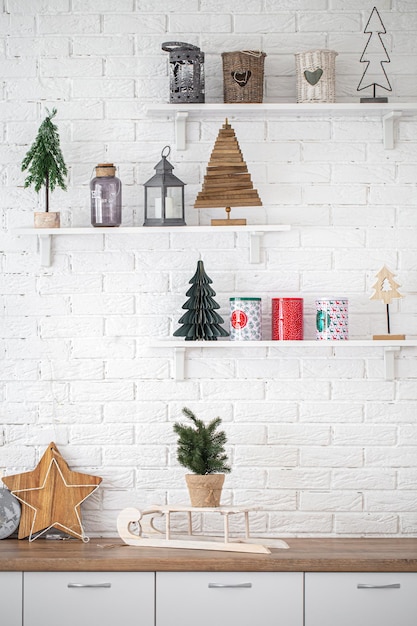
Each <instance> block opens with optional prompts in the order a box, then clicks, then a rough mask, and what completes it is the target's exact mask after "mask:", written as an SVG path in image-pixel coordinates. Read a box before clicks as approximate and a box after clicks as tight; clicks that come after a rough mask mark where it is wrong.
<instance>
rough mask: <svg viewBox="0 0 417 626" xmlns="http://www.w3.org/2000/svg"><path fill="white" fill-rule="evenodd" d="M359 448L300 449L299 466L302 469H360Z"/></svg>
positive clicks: (360, 451)
mask: <svg viewBox="0 0 417 626" xmlns="http://www.w3.org/2000/svg"><path fill="white" fill-rule="evenodd" d="M362 465H363V452H362V449H361V448H360V447H334V446H332V447H330V446H324V447H320V448H319V447H313V446H311V447H309V448H301V449H300V466H302V467H303V466H304V467H362Z"/></svg>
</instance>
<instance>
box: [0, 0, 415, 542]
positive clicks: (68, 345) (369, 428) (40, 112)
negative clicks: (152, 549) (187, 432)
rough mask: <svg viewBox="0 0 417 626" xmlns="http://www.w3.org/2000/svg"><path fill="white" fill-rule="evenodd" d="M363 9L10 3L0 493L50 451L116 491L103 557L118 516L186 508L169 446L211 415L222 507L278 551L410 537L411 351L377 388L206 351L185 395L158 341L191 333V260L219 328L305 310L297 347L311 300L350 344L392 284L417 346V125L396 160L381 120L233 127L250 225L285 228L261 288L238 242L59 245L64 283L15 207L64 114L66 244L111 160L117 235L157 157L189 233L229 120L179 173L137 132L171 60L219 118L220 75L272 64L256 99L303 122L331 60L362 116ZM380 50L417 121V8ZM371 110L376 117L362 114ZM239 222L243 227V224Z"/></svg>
mask: <svg viewBox="0 0 417 626" xmlns="http://www.w3.org/2000/svg"><path fill="white" fill-rule="evenodd" d="M373 5H374V3H373V2H363V1H359V0H354V1H353V0H349V1H348V0H291V1H290V0H264V1H262V2H261V0H226V1H223V0H222V1H221V2H220V1H219V0H200V2H198V1H197V0H187V1H186V2H185V1H183V0H165V2H163V3H161V2H160V0H136V1H135V2H133V1H132V0H118V1H117V2H115V1H114V0H99V1H98V2H97V0H95V1H94V2H93V1H90V0H73V1H72V2H70V1H69V0H54V1H51V0H32V1H31V2H27V1H26V0H3V1H2V2H0V32H1V33H2V35H3V38H2V43H1V45H0V68H1V75H2V86H1V89H0V140H1V141H0V181H1V186H0V272H1V273H0V310H1V312H2V314H3V315H2V319H3V323H2V324H1V326H0V354H1V356H2V367H1V369H0V399H1V401H2V402H1V405H0V424H1V426H0V471H4V473H6V474H11V473H15V472H22V471H25V470H29V469H32V468H33V467H34V466H35V464H36V463H37V462H38V460H39V458H40V456H41V454H42V453H43V451H44V449H45V448H46V446H47V445H48V444H49V443H50V441H55V442H56V443H57V445H58V446H59V448H60V450H61V452H62V454H63V455H64V457H65V458H66V459H67V461H68V463H69V465H70V466H71V467H73V468H74V469H76V470H79V471H87V472H91V473H96V474H98V475H100V476H102V477H103V479H104V480H103V484H102V487H101V488H100V490H99V491H98V492H97V494H95V496H94V497H93V498H91V499H90V500H88V501H87V502H86V503H85V505H83V506H84V507H85V508H84V509H83V511H84V522H85V526H86V532H87V533H88V534H90V535H108V536H112V535H114V534H115V533H116V526H115V519H116V515H117V512H118V511H119V510H120V509H122V508H124V507H125V506H131V505H134V506H141V505H146V504H150V503H155V502H161V503H165V502H179V501H184V500H185V499H186V498H187V494H186V491H185V487H184V480H183V474H184V470H183V468H181V467H179V465H178V463H177V461H176V458H175V436H174V433H173V430H172V423H173V422H174V421H176V420H178V419H180V418H181V409H182V407H183V406H189V407H190V408H191V409H193V410H195V411H196V412H197V413H198V415H199V416H200V417H202V418H203V419H211V418H212V417H215V416H216V415H220V416H221V417H222V418H223V421H224V427H225V430H226V432H227V435H228V445H227V449H228V453H229V455H230V461H231V464H232V468H233V471H232V473H231V474H230V475H228V476H227V478H226V483H225V494H224V502H226V503H233V504H239V503H241V504H244V505H248V504H252V505H257V504H260V505H262V506H263V507H265V509H267V510H268V512H265V513H257V514H256V516H255V517H254V520H255V522H254V523H255V526H256V528H257V530H258V531H259V532H265V533H268V534H273V535H276V536H279V535H281V536H288V535H290V536H291V535H308V536H320V535H345V536H352V535H360V536H363V535H370V536H385V535H387V536H416V533H417V522H416V515H415V509H416V490H415V483H416V477H417V444H416V424H417V422H416V408H417V391H416V389H417V387H416V378H417V365H416V363H417V359H416V357H417V350H416V349H414V348H408V349H406V350H403V351H402V352H401V353H400V354H399V356H398V357H397V358H396V373H397V379H396V380H395V381H386V380H384V367H383V350H382V349H381V348H376V349H374V350H369V349H367V348H355V349H348V350H347V349H343V348H339V349H337V348H336V350H335V351H334V353H333V351H332V349H331V348H327V347H321V348H320V349H319V348H305V347H300V348H296V349H289V348H276V349H272V350H270V351H269V352H267V351H266V350H265V349H259V350H248V349H247V348H245V347H244V346H243V347H242V349H241V350H239V351H233V352H232V351H227V349H225V350H224V351H220V350H217V349H210V347H208V348H207V349H204V350H202V349H193V350H191V351H190V353H189V356H188V358H187V363H186V374H187V379H186V380H185V381H181V382H175V381H174V380H172V378H171V375H172V372H173V361H172V354H171V352H170V351H169V350H165V349H164V350H161V349H155V350H152V349H150V348H149V347H147V346H146V341H147V339H148V338H149V337H169V336H170V335H171V334H172V332H173V330H174V329H175V328H176V326H177V320H178V318H179V317H180V316H181V306H182V304H183V303H184V301H185V291H186V290H187V288H188V281H189V279H190V277H191V276H192V274H193V273H194V271H195V266H196V262H197V260H198V259H200V258H201V259H203V260H204V262H205V266H206V270H207V272H208V274H209V275H210V276H211V278H212V279H213V286H214V288H215V290H216V293H217V295H216V299H217V301H218V302H219V304H220V306H221V313H222V314H223V315H224V316H225V317H226V318H227V310H228V298H229V297H230V296H233V295H257V296H260V297H262V299H263V314H264V319H265V322H264V332H265V338H269V336H270V315H271V305H270V298H271V297H275V296H280V295H281V296H285V295H299V296H302V297H304V299H305V332H306V338H313V337H314V299H315V298H316V297H320V296H322V295H326V294H335V293H337V295H340V294H345V295H346V296H347V297H349V300H350V322H351V324H350V332H351V336H352V337H356V338H359V337H368V336H370V335H372V333H377V332H384V331H385V323H384V311H383V309H382V308H381V307H383V305H382V303H380V302H375V301H370V300H369V296H370V295H371V293H372V285H373V284H374V282H375V274H376V272H377V271H378V270H379V269H380V267H381V266H382V265H383V264H387V265H388V266H389V267H390V268H391V269H392V270H393V271H395V273H396V274H397V279H398V282H399V283H401V292H402V293H403V294H404V295H405V296H406V297H405V299H404V300H402V301H400V302H397V303H395V304H393V305H392V309H391V310H392V320H391V322H392V330H393V332H406V333H407V335H408V336H411V337H412V336H416V335H417V332H416V322H417V314H416V305H417V278H416V272H415V269H416V262H417V239H416V236H415V232H414V228H415V226H416V225H417V217H416V216H417V213H416V211H415V204H416V184H415V183H416V176H417V175H416V172H417V134H416V130H417V122H416V121H415V120H414V119H413V118H404V119H402V120H400V121H399V122H398V127H397V130H396V139H397V141H396V145H395V149H394V150H391V151H387V150H384V148H383V145H382V131H381V120H380V118H379V117H373V116H369V117H367V118H362V117H354V116H349V117H346V118H344V117H343V116H341V117H338V118H334V119H331V118H329V117H327V116H325V115H323V116H321V117H317V118H310V117H302V116H299V117H297V118H295V117H291V116H288V115H287V116H285V117H282V118H280V117H279V116H274V117H269V118H267V117H265V118H264V117H252V118H248V117H246V118H244V117H242V118H241V117H240V116H235V117H234V118H233V120H232V125H233V127H234V128H235V131H236V134H237V137H238V140H239V142H240V145H241V148H242V151H243V154H244V157H245V160H246V161H247V163H248V166H249V171H250V172H251V175H252V179H253V181H254V184H255V186H256V187H257V188H258V190H259V192H260V195H261V197H262V199H263V202H264V207H262V208H259V209H244V210H242V211H241V213H242V215H243V216H245V217H247V218H248V220H249V221H257V222H258V223H263V222H264V221H265V220H268V221H270V222H283V223H290V224H291V225H292V230H291V231H290V232H288V233H280V234H267V235H266V236H265V237H264V249H263V250H262V260H261V263H260V264H259V265H251V264H249V262H248V251H247V246H248V237H247V236H246V235H239V236H237V235H235V234H234V233H214V232H213V234H208V233H204V234H201V235H200V234H196V233H192V234H190V233H184V234H181V233H179V234H177V233H175V234H169V233H168V232H167V233H162V234H160V233H152V229H149V231H150V232H149V234H147V235H115V234H113V233H112V235H113V236H101V235H96V236H94V237H79V238H77V237H65V236H60V237H57V238H55V239H54V241H53V257H54V263H53V266H52V267H50V268H41V267H40V266H39V256H38V250H37V242H36V240H35V239H34V238H32V237H23V238H17V237H16V236H14V235H13V234H12V233H11V229H13V228H16V227H19V226H30V225H31V224H32V219H33V215H32V214H33V210H34V209H35V208H36V207H37V206H38V204H39V203H40V201H39V199H38V198H37V196H36V194H35V193H34V192H33V190H24V189H23V181H24V175H23V174H22V172H21V171H20V164H21V161H22V159H23V157H24V155H25V153H26V152H27V149H28V145H29V144H30V143H31V142H32V141H33V138H34V136H35V133H36V130H37V128H38V126H39V123H40V121H41V119H43V117H44V114H45V107H48V108H52V107H54V106H56V107H57V108H58V117H57V124H58V126H59V130H60V134H61V141H62V148H63V152H64V156H65V160H66V162H67V164H68V166H69V180H68V183H69V185H68V192H67V193H64V192H62V191H60V190H57V191H56V192H55V193H54V194H53V196H52V207H53V208H56V209H57V210H61V212H62V215H61V218H62V222H63V224H64V225H72V226H88V225H89V224H90V215H89V191H88V183H89V180H90V177H91V175H92V172H93V168H94V166H95V165H96V164H97V163H99V162H101V161H103V160H111V161H114V162H115V163H116V165H117V166H118V168H119V175H120V177H121V179H122V182H123V222H124V224H125V225H132V224H134V225H141V224H142V221H143V183H144V182H145V181H146V180H147V179H148V178H150V176H151V175H152V174H153V167H154V165H155V164H156V162H157V160H158V159H159V155H160V153H161V150H162V148H163V147H164V145H166V144H169V145H171V146H172V154H171V157H170V160H171V162H172V163H173V165H174V166H175V173H176V174H177V175H178V176H179V177H180V178H181V179H182V180H184V182H186V183H187V187H186V204H187V209H186V213H187V215H186V219H187V222H188V223H189V224H198V223H199V221H201V223H205V224H207V223H209V219H210V217H211V216H213V215H215V216H218V215H220V213H221V211H220V210H214V211H201V212H200V213H199V212H198V211H195V210H194V209H193V208H192V207H193V203H194V199H195V196H196V193H197V192H198V191H199V189H200V187H201V181H202V178H203V176H204V173H205V167H206V163H207V159H208V157H209V155H210V152H211V149H212V145H213V142H214V140H215V138H216V136H217V132H218V129H219V127H220V125H221V123H222V122H223V119H220V118H219V119H216V118H213V117H212V116H211V117H207V118H205V117H204V116H201V119H200V118H198V117H193V118H192V120H190V121H189V124H188V127H187V142H188V149H187V150H186V151H185V152H178V151H176V149H175V145H174V128H173V124H172V122H170V121H169V120H167V119H165V118H158V119H150V118H149V117H146V115H145V111H144V105H145V104H149V103H161V102H166V101H167V99H168V93H169V86H168V55H167V53H166V52H164V51H162V50H161V43H162V42H164V41H169V40H180V41H188V42H190V43H195V44H197V45H200V47H201V48H202V49H203V50H204V51H205V53H206V87H207V92H206V100H207V102H221V101H222V68H221V57H220V52H222V51H227V50H239V49H248V48H253V49H255V48H261V49H263V50H264V51H265V52H266V53H267V55H268V56H267V58H266V64H265V70H266V80H265V86H266V89H265V100H266V101H270V102H279V101H283V102H284V101H288V100H292V101H294V100H295V94H296V84H295V64H294V57H293V55H294V53H295V52H299V51H302V50H308V49H311V48H317V47H329V48H334V49H336V50H337V51H338V52H339V56H338V58H337V61H336V70H337V99H338V100H339V101H341V102H343V101H346V102H351V101H355V102H357V101H358V97H359V94H358V93H357V92H356V86H357V84H358V82H359V80H360V77H361V74H362V71H363V68H362V66H361V65H360V64H359V58H360V55H361V53H362V50H363V48H364V46H365V44H366V41H367V36H366V35H365V34H364V33H363V29H364V26H365V24H366V21H367V19H368V17H369V13H370V11H371V10H372V7H373ZM378 9H379V11H380V13H381V15H382V19H383V21H384V23H385V25H386V28H387V34H386V35H385V36H384V43H385V44H386V46H387V49H388V52H389V54H390V56H391V64H389V65H387V66H386V69H387V73H388V75H389V77H390V80H391V82H392V84H393V86H394V91H393V93H392V94H389V99H390V101H395V100H397V101H416V100H417V81H416V79H415V75H416V67H417V55H416V53H415V40H416V34H417V12H416V11H417V6H416V3H415V1H414V0H380V2H379V4H378ZM361 95H362V94H361ZM236 213H238V212H237V211H236Z"/></svg>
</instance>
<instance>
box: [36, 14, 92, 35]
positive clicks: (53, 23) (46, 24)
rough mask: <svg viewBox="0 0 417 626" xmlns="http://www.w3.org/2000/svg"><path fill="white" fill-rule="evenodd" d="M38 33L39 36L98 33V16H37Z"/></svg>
mask: <svg viewBox="0 0 417 626" xmlns="http://www.w3.org/2000/svg"><path fill="white" fill-rule="evenodd" d="M37 27H38V32H39V34H41V35H58V34H62V35H79V34H82V33H89V34H91V33H99V32H100V17H99V15H83V17H82V19H80V16H78V15H58V14H57V15H42V14H41V15H38V24H37Z"/></svg>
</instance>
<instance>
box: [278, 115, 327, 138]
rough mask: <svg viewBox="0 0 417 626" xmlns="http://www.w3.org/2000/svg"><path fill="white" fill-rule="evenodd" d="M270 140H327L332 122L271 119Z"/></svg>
mask: <svg viewBox="0 0 417 626" xmlns="http://www.w3.org/2000/svg"><path fill="white" fill-rule="evenodd" d="M268 135H269V137H268V138H269V140H270V141H297V140H299V141H303V142H304V141H314V140H315V141H326V140H328V139H330V122H323V121H316V122H315V124H312V123H311V121H307V120H300V121H298V122H296V121H294V119H293V118H289V119H288V120H283V119H281V120H280V121H277V122H275V121H271V122H269V124H268Z"/></svg>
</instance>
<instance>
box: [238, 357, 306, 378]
mask: <svg viewBox="0 0 417 626" xmlns="http://www.w3.org/2000/svg"><path fill="white" fill-rule="evenodd" d="M299 375H300V370H299V365H298V361H296V360H295V359H285V360H282V359H279V360H275V359H271V358H269V359H249V358H244V359H238V361H237V377H238V378H250V379H257V378H262V379H266V378H273V379H276V378H278V379H285V378H289V379H294V378H298V377H299Z"/></svg>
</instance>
